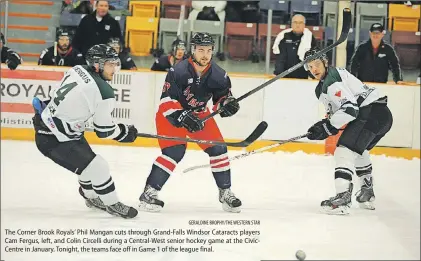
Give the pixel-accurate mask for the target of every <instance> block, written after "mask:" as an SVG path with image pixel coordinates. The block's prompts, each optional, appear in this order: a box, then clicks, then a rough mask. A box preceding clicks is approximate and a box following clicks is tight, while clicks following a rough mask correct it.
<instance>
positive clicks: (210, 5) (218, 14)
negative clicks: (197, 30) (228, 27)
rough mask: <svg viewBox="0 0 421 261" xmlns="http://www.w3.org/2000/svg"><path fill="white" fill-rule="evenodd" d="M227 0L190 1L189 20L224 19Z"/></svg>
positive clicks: (222, 20)
mask: <svg viewBox="0 0 421 261" xmlns="http://www.w3.org/2000/svg"><path fill="white" fill-rule="evenodd" d="M226 6H227V1H192V8H193V10H192V11H191V12H190V14H189V20H208V21H221V22H224V21H225V7H226Z"/></svg>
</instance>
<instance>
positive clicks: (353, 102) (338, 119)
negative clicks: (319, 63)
mask: <svg viewBox="0 0 421 261" xmlns="http://www.w3.org/2000/svg"><path fill="white" fill-rule="evenodd" d="M315 92H316V96H317V98H318V99H319V100H320V101H321V102H322V103H323V105H324V106H325V109H326V113H327V115H328V117H329V118H330V123H331V124H332V125H333V126H334V127H335V128H337V129H340V128H342V127H343V126H344V125H346V124H347V123H349V122H351V121H353V120H355V119H356V118H357V117H358V112H359V108H361V107H364V106H367V105H369V104H371V103H373V102H376V101H377V100H379V99H380V98H382V97H383V96H382V95H381V94H380V92H379V90H378V89H377V88H374V87H369V86H367V85H366V84H364V83H363V82H361V81H360V80H358V79H357V78H356V77H355V76H354V75H352V74H351V73H349V72H348V71H347V70H345V69H342V68H337V67H336V68H335V67H329V68H328V71H327V75H326V76H325V78H324V79H323V80H321V81H320V82H319V84H318V85H317V87H316V90H315Z"/></svg>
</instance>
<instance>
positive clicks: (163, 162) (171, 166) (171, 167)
mask: <svg viewBox="0 0 421 261" xmlns="http://www.w3.org/2000/svg"><path fill="white" fill-rule="evenodd" d="M155 161H156V162H158V163H159V164H161V165H162V166H164V167H166V168H167V169H169V170H171V171H174V169H175V165H174V164H173V163H172V162H169V161H168V160H166V159H164V158H163V157H161V156H159V157H158V158H156V160H155Z"/></svg>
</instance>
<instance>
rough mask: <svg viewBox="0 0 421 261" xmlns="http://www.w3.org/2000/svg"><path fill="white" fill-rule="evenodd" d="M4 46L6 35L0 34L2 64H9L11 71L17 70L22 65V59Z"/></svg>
mask: <svg viewBox="0 0 421 261" xmlns="http://www.w3.org/2000/svg"><path fill="white" fill-rule="evenodd" d="M4 45H5V40H4V35H3V33H1V32H0V60H1V62H2V63H5V64H7V67H9V69H10V70H15V69H16V68H17V67H18V65H19V64H21V63H22V58H21V57H20V55H19V54H18V53H17V52H15V51H13V50H12V49H10V48H8V47H6V46H4Z"/></svg>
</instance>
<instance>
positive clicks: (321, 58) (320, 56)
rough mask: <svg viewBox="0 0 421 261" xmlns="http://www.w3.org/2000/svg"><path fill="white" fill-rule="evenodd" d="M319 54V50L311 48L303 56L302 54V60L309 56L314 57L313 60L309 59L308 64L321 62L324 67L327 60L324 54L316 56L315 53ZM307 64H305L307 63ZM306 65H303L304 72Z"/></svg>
mask: <svg viewBox="0 0 421 261" xmlns="http://www.w3.org/2000/svg"><path fill="white" fill-rule="evenodd" d="M318 52H320V49H319V48H318V47H313V48H311V49H310V50H308V51H307V52H306V53H305V54H304V60H305V59H307V58H308V57H310V56H313V55H316V56H315V57H314V58H312V59H310V60H309V61H308V62H311V61H314V60H319V59H320V60H322V61H323V62H324V64H325V65H327V64H328V58H327V55H326V54H325V53H324V54H319V55H317V53H318ZM308 62H307V63H308ZM307 63H305V64H304V69H305V70H306V71H308V66H307Z"/></svg>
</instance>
